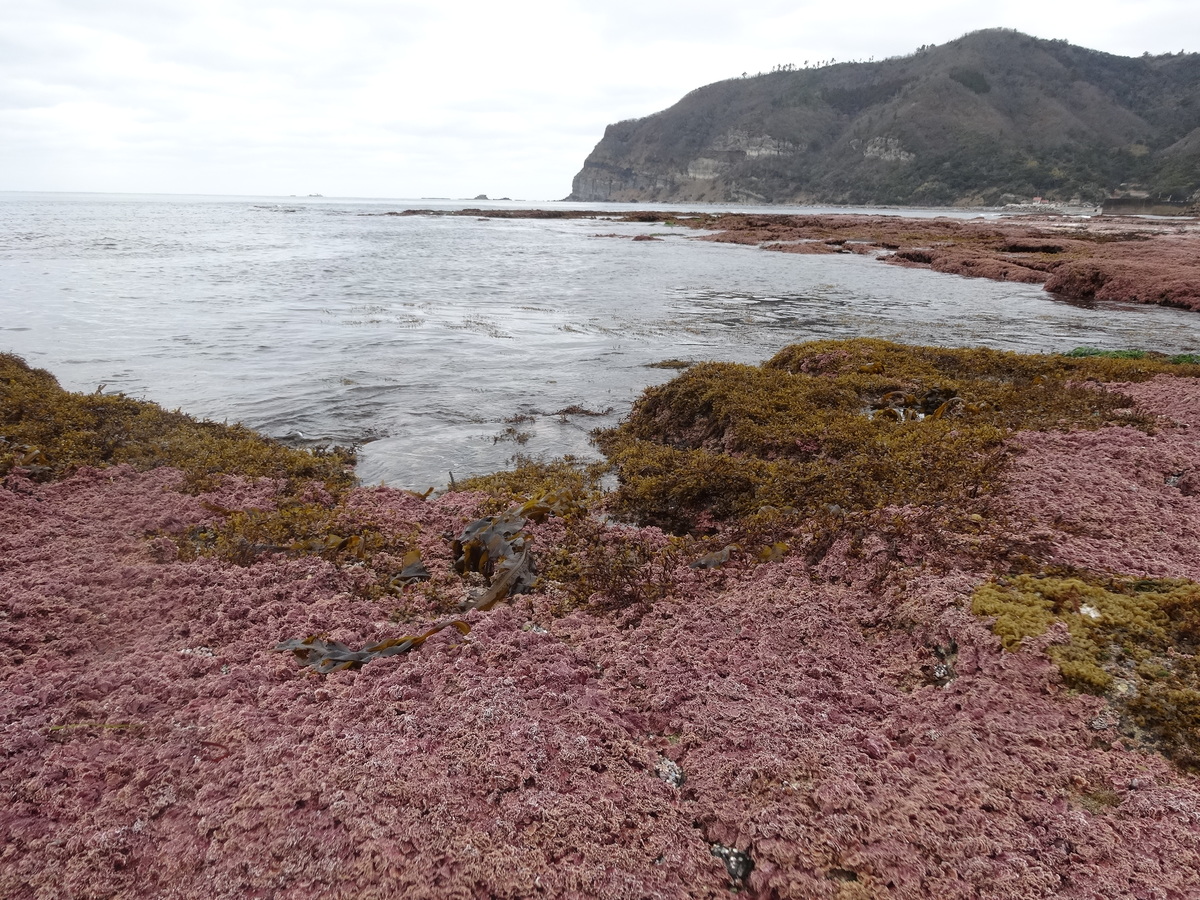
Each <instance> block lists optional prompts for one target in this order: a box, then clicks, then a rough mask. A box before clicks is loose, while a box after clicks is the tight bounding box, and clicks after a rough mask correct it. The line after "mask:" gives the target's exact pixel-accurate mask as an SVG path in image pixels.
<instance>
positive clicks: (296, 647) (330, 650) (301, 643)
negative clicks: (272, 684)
mask: <svg viewBox="0 0 1200 900" xmlns="http://www.w3.org/2000/svg"><path fill="white" fill-rule="evenodd" d="M446 628H454V629H456V630H457V631H458V633H459V634H462V635H466V634H469V633H470V631H471V626H470V625H468V624H467V623H466V622H464V621H462V620H461V619H453V620H451V621H448V622H440V623H439V624H437V625H434V626H433V627H432V628H430V629H429V630H428V631H425V632H422V633H421V634H419V635H404V636H403V637H398V638H391V639H389V640H386V641H381V642H379V643H377V644H371V645H370V646H367V647H364V648H363V649H362V650H353V649H351V648H350V647H347V646H346V645H345V644H342V643H339V642H338V641H327V640H325V639H323V638H320V637H316V636H313V637H306V638H303V639H301V638H289V639H288V640H286V641H281V642H279V643H278V644H276V645H275V646H274V647H273V648H272V649H273V650H274V651H275V652H276V653H286V652H287V651H289V650H290V651H291V652H292V655H293V656H295V657H296V659H298V660H300V663H301V664H302V665H305V666H308V667H309V668H311V669H312V670H313V671H315V672H316V673H317V674H319V675H328V674H329V673H330V672H337V671H340V670H343V669H360V668H362V666H363V665H364V664H365V663H369V662H371V661H372V660H376V659H383V658H384V657H388V656H398V655H399V654H401V653H407V652H409V651H410V650H415V649H416V648H417V647H420V646H421V645H422V644H423V643H425V642H426V641H427V640H429V638H431V637H433V636H434V635H435V634H437V633H438V632H439V631H442V630H444V629H446Z"/></svg>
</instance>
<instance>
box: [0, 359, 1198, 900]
mask: <svg viewBox="0 0 1200 900" xmlns="http://www.w3.org/2000/svg"><path fill="white" fill-rule="evenodd" d="M1123 390H1125V391H1127V392H1128V393H1131V394H1134V395H1135V396H1138V397H1139V398H1140V399H1141V400H1142V401H1143V402H1144V404H1145V405H1146V406H1147V407H1148V408H1153V409H1156V410H1158V411H1161V412H1166V413H1174V414H1176V417H1177V418H1178V419H1179V420H1180V423H1181V424H1180V426H1179V427H1170V428H1164V429H1162V430H1161V431H1160V433H1159V434H1158V435H1156V436H1153V437H1147V436H1145V435H1142V434H1140V433H1138V434H1134V433H1133V432H1131V431H1129V430H1126V429H1119V428H1111V429H1103V430H1101V431H1098V432H1092V433H1071V434H1050V435H1020V436H1018V438H1017V440H1018V442H1020V443H1022V444H1023V445H1024V446H1026V447H1027V450H1026V451H1025V454H1024V456H1022V457H1021V458H1020V459H1019V461H1018V468H1016V469H1015V470H1014V474H1013V480H1012V485H1011V487H1010V489H1009V492H1008V493H1007V494H1006V495H1005V497H1003V498H1001V500H1000V501H999V502H1000V503H1001V504H1002V505H1004V504H1007V506H1006V507H1005V509H1006V510H1007V511H1006V512H1005V513H1004V515H1006V516H1007V517H1008V519H1007V521H1008V522H1009V523H1010V524H1009V525H1008V526H1006V527H1012V528H1014V529H1015V530H1018V531H1019V530H1020V522H1022V521H1024V522H1027V523H1030V524H1029V528H1030V529H1033V530H1037V529H1041V531H1042V532H1044V533H1043V534H1042V538H1041V539H1042V540H1044V541H1045V542H1047V543H1049V544H1050V545H1052V546H1053V552H1054V553H1055V554H1056V555H1057V558H1058V559H1060V560H1062V561H1064V562H1069V563H1071V564H1076V565H1097V564H1098V562H1099V563H1104V561H1105V560H1106V559H1109V558H1110V557H1111V556H1112V555H1113V554H1114V553H1117V552H1118V550H1117V549H1116V548H1124V549H1123V550H1121V551H1120V552H1122V553H1124V554H1125V555H1124V556H1119V560H1118V561H1119V565H1117V566H1116V568H1120V569H1122V570H1123V571H1126V572H1129V570H1130V569H1131V568H1135V569H1136V568H1138V567H1139V566H1138V561H1139V560H1141V561H1143V564H1141V566H1140V568H1141V569H1142V570H1144V571H1145V572H1148V573H1159V572H1167V571H1169V572H1170V574H1172V575H1177V576H1190V577H1193V578H1195V577H1198V576H1200V572H1198V571H1197V564H1196V559H1197V557H1198V556H1200V554H1197V553H1196V542H1195V537H1196V534H1197V531H1196V529H1197V524H1198V523H1200V499H1198V498H1197V497H1196V494H1195V493H1194V492H1188V491H1184V490H1180V488H1179V484H1181V483H1185V479H1180V480H1178V481H1176V482H1175V483H1174V484H1168V483H1166V481H1164V477H1163V472H1164V471H1165V469H1166V468H1171V469H1172V471H1176V470H1178V469H1180V468H1181V467H1186V468H1187V472H1190V473H1198V472H1200V451H1198V450H1197V447H1196V444H1197V442H1196V440H1195V439H1193V438H1192V437H1191V430H1192V429H1194V428H1200V400H1198V399H1197V392H1196V391H1197V388H1196V384H1195V383H1194V382H1188V380H1186V379H1174V380H1172V379H1156V380H1155V381H1153V382H1149V383H1147V384H1145V385H1132V386H1125V387H1123ZM1189 422H1190V424H1191V428H1183V427H1181V426H1182V424H1188V423H1189ZM1160 469H1162V470H1163V471H1159V470H1160ZM1167 474H1170V473H1167ZM1186 477H1193V478H1194V477H1197V476H1195V475H1185V478H1186ZM178 479H179V476H178V474H177V473H175V472H173V471H172V470H157V471H155V472H151V473H148V474H137V473H135V472H133V471H132V470H129V469H127V468H117V469H110V470H103V471H100V470H84V471H82V472H81V473H79V474H78V475H76V476H75V477H73V478H71V479H69V480H67V481H64V482H60V483H55V484H48V485H41V484H34V483H32V482H29V481H26V480H24V479H22V478H20V477H18V476H10V477H9V478H8V479H7V481H6V482H5V483H4V485H3V487H0V522H3V530H2V532H0V679H2V681H3V688H2V689H0V722H2V723H3V724H2V726H0V754H2V758H3V765H2V767H0V798H3V799H2V800H0V804H2V805H0V835H2V837H3V849H0V896H3V897H5V898H12V900H26V898H34V897H37V898H93V897H94V898H100V897H170V898H191V897H197V898H199V897H205V898H210V897H211V898H244V897H264V898H265V897H278V898H290V897H296V898H301V897H303V898H311V897H314V896H318V895H319V896H322V897H380V898H383V897H400V896H403V897H429V898H446V897H463V898H471V897H512V898H519V897H531V896H547V897H606V898H608V897H611V898H621V897H629V898H642V897H664V898H673V897H718V896H727V895H728V893H729V890H730V888H731V887H736V888H738V889H740V890H741V891H742V893H743V895H745V896H749V897H800V898H814V897H815V898H842V900H848V898H926V897H929V898H944V900H950V898H967V897H971V898H980V897H982V898H1033V897H1065V898H1095V897H1140V898H1172V900H1174V898H1179V900H1182V898H1194V897H1196V896H1197V888H1196V872H1197V871H1200V785H1198V782H1197V778H1196V777H1195V776H1191V775H1186V774H1183V773H1181V772H1179V771H1178V770H1177V769H1176V768H1174V767H1173V766H1172V765H1171V764H1170V763H1168V762H1167V761H1166V760H1165V759H1164V758H1162V757H1161V756H1159V755H1157V754H1154V753H1149V752H1142V751H1135V750H1131V749H1126V748H1125V746H1124V744H1123V743H1122V741H1121V740H1120V738H1119V735H1117V734H1116V733H1115V731H1114V730H1113V729H1112V724H1111V721H1110V719H1109V718H1107V717H1106V715H1105V706H1104V703H1103V701H1102V700H1101V699H1099V698H1096V697H1091V696H1087V695H1081V694H1074V693H1072V692H1070V691H1067V690H1066V689H1065V688H1064V687H1063V686H1062V684H1061V680H1060V677H1059V675H1058V673H1057V670H1056V669H1055V668H1054V666H1053V665H1052V664H1051V663H1050V662H1049V661H1048V660H1047V658H1046V657H1045V655H1044V653H1042V652H1040V650H1041V649H1042V648H1044V646H1045V645H1046V643H1047V642H1049V641H1052V640H1056V639H1058V636H1056V635H1055V634H1054V633H1049V634H1047V635H1046V636H1045V637H1044V638H1043V639H1042V641H1041V644H1040V647H1039V646H1033V647H1027V648H1025V649H1023V650H1022V651H1020V652H1016V653H1009V652H1004V651H1001V649H1000V645H999V640H998V639H997V638H996V637H995V636H994V635H993V634H992V633H991V631H990V629H989V627H988V623H987V622H986V621H983V620H980V619H977V618H975V617H973V616H972V615H971V614H970V613H969V612H968V611H967V610H968V609H969V600H970V596H971V592H972V590H973V588H974V586H975V585H976V584H978V583H979V582H980V581H981V580H982V579H983V578H985V577H986V576H987V574H989V573H987V572H985V571H982V570H981V569H980V570H976V569H973V568H972V567H971V566H969V565H967V564H965V563H961V562H959V561H958V560H959V558H960V557H961V558H963V559H966V558H970V557H969V556H968V555H964V554H961V553H957V551H956V550H955V549H954V545H953V542H952V541H948V542H934V543H928V542H923V541H922V540H921V538H920V536H919V535H916V536H913V537H911V538H910V539H909V540H910V543H911V546H906V547H899V548H897V547H890V548H886V547H882V546H873V545H871V544H870V542H868V545H867V546H865V547H863V548H860V549H859V550H858V551H856V553H855V554H851V553H849V552H847V547H846V546H845V545H843V544H838V545H835V546H834V547H833V548H832V549H831V550H830V552H829V554H828V555H827V556H826V558H825V560H824V561H823V562H822V563H820V565H818V566H816V567H815V568H810V567H809V566H808V565H807V564H806V563H805V561H804V560H803V559H802V558H799V555H797V556H790V557H787V558H785V559H783V560H781V561H777V562H772V563H767V564H763V565H760V566H757V567H754V566H751V565H749V564H748V563H747V564H739V565H740V566H741V567H739V565H731V566H728V567H726V568H725V569H722V570H718V571H699V570H688V569H686V567H684V568H683V569H682V571H681V572H680V573H678V575H677V591H676V596H675V597H674V598H673V599H670V600H663V601H659V602H658V603H657V604H656V605H655V607H654V608H653V609H652V610H651V611H649V612H648V613H646V614H645V615H643V616H642V617H641V618H640V619H630V618H626V619H621V618H619V617H614V616H612V615H608V616H596V615H593V614H590V613H585V612H577V613H573V614H571V615H568V616H566V617H563V618H553V617H552V615H551V612H550V611H551V610H552V608H553V607H554V598H553V597H551V596H547V595H545V594H540V593H536V592H535V593H533V594H530V595H525V596H522V597H519V598H517V599H516V600H515V601H513V602H512V603H510V604H509V605H505V606H501V607H499V608H497V609H496V610H494V611H492V612H490V613H480V612H471V613H470V614H469V615H468V616H467V618H468V619H469V621H470V622H471V624H472V626H473V629H472V631H471V633H470V634H469V635H467V636H463V635H460V634H459V633H458V632H457V631H455V630H453V629H446V630H445V631H443V632H441V633H439V634H438V635H436V636H434V637H432V638H430V640H429V641H427V642H426V643H425V644H424V645H423V646H421V648H420V649H419V650H417V651H414V652H412V653H409V654H407V655H404V656H397V657H391V658H386V659H379V660H376V661H373V662H371V663H370V664H368V665H365V666H364V667H363V668H362V669H361V670H359V671H342V672H335V673H333V674H331V675H328V676H324V677H322V676H318V675H315V674H313V673H312V672H311V671H310V670H307V669H305V668H303V667H301V666H300V665H298V664H297V662H296V661H295V660H294V659H292V658H291V657H290V655H289V654H278V653H273V652H271V647H272V646H273V645H274V644H275V643H277V642H279V641H281V640H284V639H286V638H290V637H296V636H303V635H308V634H327V635H328V636H329V637H330V638H331V639H334V640H339V641H343V642H345V643H347V644H348V645H351V646H361V645H363V644H365V643H369V642H372V641H378V640H382V639H386V638H389V637H395V636H397V635H398V634H400V633H402V632H404V630H405V629H406V628H408V629H409V632H408V633H412V632H411V626H400V625H394V624H391V623H389V622H388V621H387V615H388V609H387V608H386V605H385V604H379V603H371V602H368V601H366V600H363V599H362V598H361V596H358V595H356V594H354V593H353V592H351V591H348V590H347V589H346V580H345V578H344V577H342V575H341V574H340V573H339V571H338V569H337V568H336V567H335V566H334V565H333V564H332V563H329V562H326V561H324V560H321V559H317V558H302V559H288V558H286V557H283V556H274V557H270V556H267V557H263V558H260V559H259V560H258V561H256V562H255V563H254V564H253V565H250V566H245V567H239V566H235V565H232V564H230V563H226V562H221V561H218V560H215V559H207V558H202V559H198V560H194V561H190V562H187V561H181V560H180V559H179V558H178V557H177V555H176V554H174V552H173V548H174V542H173V541H172V540H171V539H170V536H172V535H180V534H183V533H185V532H186V531H187V529H189V528H191V527H193V526H195V525H196V524H198V523H203V522H208V521H211V520H212V518H213V516H214V514H213V513H212V512H210V511H209V509H210V508H211V507H212V506H221V507H236V506H238V505H239V503H240V504H241V505H243V506H244V505H246V504H247V503H250V502H252V503H255V504H259V505H269V503H270V502H271V490H272V488H271V484H270V483H269V482H260V483H258V484H257V485H248V484H245V483H243V482H239V481H238V480H236V479H229V480H228V481H227V484H226V487H225V488H224V489H223V491H222V492H219V493H217V494H213V495H207V496H206V497H199V498H195V497H187V496H184V495H182V494H180V493H178V492H177V491H176V490H175V489H174V488H175V486H176V485H177V482H178ZM1121 485H1125V486H1126V487H1129V486H1136V487H1137V490H1136V491H1134V490H1132V489H1130V490H1127V491H1126V494H1128V495H1130V496H1133V495H1135V494H1136V495H1138V498H1139V502H1138V503H1136V504H1135V503H1133V502H1130V503H1128V504H1121V505H1120V506H1119V507H1117V506H1116V505H1114V504H1112V503H1104V502H1099V501H1098V497H1102V496H1107V497H1109V498H1110V499H1111V492H1112V491H1113V490H1117V489H1118V487H1119V486H1121ZM205 501H208V502H209V504H210V505H209V506H205V505H204V502H205ZM361 502H362V503H364V504H368V505H371V506H373V507H374V508H375V509H376V510H377V511H378V512H379V514H380V515H384V514H386V515H388V516H390V517H391V519H392V521H393V522H395V523H404V522H411V523H412V524H413V525H414V526H419V527H420V528H421V530H422V533H425V534H440V533H442V532H445V533H453V532H454V531H455V530H456V529H458V528H461V527H462V526H463V524H465V523H466V522H467V521H469V520H470V518H471V517H472V515H473V514H475V512H476V510H475V509H474V508H473V505H472V503H470V502H467V501H464V500H463V499H462V497H461V496H456V495H448V496H446V497H443V498H441V499H439V500H437V501H432V502H429V503H423V502H421V501H419V500H418V499H416V498H414V497H412V496H411V495H408V494H404V493H402V492H393V491H388V490H386V489H371V490H364V491H362V492H361ZM1106 508H1107V509H1109V510H1110V511H1109V512H1105V509H1106ZM894 512H895V514H896V515H898V516H905V515H909V514H911V513H912V511H909V510H903V509H901V510H895V511H894ZM1084 515H1086V516H1090V517H1091V519H1089V522H1090V523H1091V526H1092V527H1090V529H1088V530H1087V531H1086V534H1084V533H1083V532H1082V531H1081V530H1080V529H1078V528H1072V529H1069V530H1056V529H1057V526H1056V525H1055V523H1056V522H1058V523H1061V522H1063V521H1065V520H1067V519H1071V518H1072V517H1075V518H1076V519H1078V518H1079V517H1080V516H1084ZM1156 522H1157V523H1159V525H1158V526H1155V524H1154V523H1156ZM1156 527H1159V530H1158V531H1155V528H1156ZM1106 532H1107V534H1108V535H1109V536H1108V537H1105V536H1104V534H1105V533H1106ZM1087 535H1092V537H1088V536H1087ZM1123 536H1125V537H1123ZM646 537H647V540H661V537H660V536H658V535H657V533H656V532H655V533H653V534H652V533H650V532H649V531H648V532H646ZM931 548H941V549H931ZM885 551H886V552H885ZM956 553H957V555H956ZM433 556H434V555H433V554H432V553H426V559H427V560H428V561H430V562H429V564H430V566H431V568H433V567H435V566H436V565H439V564H441V565H447V564H448V563H447V562H446V560H444V559H443V560H438V559H433ZM876 558H878V559H881V560H890V562H888V563H886V564H887V565H889V566H892V567H895V571H894V572H890V571H882V572H881V571H880V570H879V566H880V565H884V563H878V564H877V563H874V562H872V560H874V559H876ZM1130 574H1137V573H1136V572H1131V573H1130Z"/></svg>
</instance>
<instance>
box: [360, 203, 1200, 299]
mask: <svg viewBox="0 0 1200 900" xmlns="http://www.w3.org/2000/svg"><path fill="white" fill-rule="evenodd" d="M374 215H383V216H422V215H428V216H472V217H475V218H491V219H586V218H597V219H605V220H614V221H620V222H644V223H646V224H648V225H649V224H654V223H660V222H667V223H670V224H673V225H676V226H686V227H688V228H692V229H697V230H704V231H707V232H713V233H709V234H705V235H703V236H702V237H701V238H700V239H701V240H709V241H715V242H717V243H729V244H745V245H752V246H759V247H762V248H763V249H766V250H774V251H779V252H784V253H804V254H832V253H858V254H866V255H874V256H876V257H878V258H880V259H882V260H883V261H884V262H887V263H891V264H894V265H902V266H906V267H909V268H924V269H932V270H934V271H937V272H943V273H946V274H952V275H964V276H968V277H976V278H989V279H992V280H994V281H1014V282H1020V283H1023V284H1041V285H1043V287H1044V288H1045V290H1046V291H1048V292H1050V293H1052V294H1055V295H1056V296H1059V297H1061V298H1063V299H1065V300H1070V301H1072V302H1079V303H1094V302H1097V301H1099V302H1110V301H1111V302H1128V303H1147V304H1158V305H1162V306H1173V307H1178V308H1181V309H1189V310H1196V311H1200V220H1198V219H1182V218H1180V219H1175V218H1146V217H1143V216H1104V215H1093V216H1087V217H1079V216H1071V215H1066V214H1063V213H1061V212H1057V211H1041V212H1035V211H1034V210H1032V209H1030V210H1029V212H1020V213H1015V214H1011V215H1001V216H998V217H995V218H990V219H983V218H979V219H965V218H961V217H950V216H947V217H907V216H904V215H903V214H902V213H897V215H894V216H892V215H870V214H858V213H833V214H825V213H814V214H812V215H805V214H791V213H705V212H696V211H688V212H685V211H682V210H681V211H677V212H668V211H663V210H630V211H629V212H627V213H617V214H615V215H614V214H613V213H612V212H609V211H607V210H595V209H593V210H579V209H481V208H467V209H458V210H434V209H408V210H402V211H387V212H381V213H374Z"/></svg>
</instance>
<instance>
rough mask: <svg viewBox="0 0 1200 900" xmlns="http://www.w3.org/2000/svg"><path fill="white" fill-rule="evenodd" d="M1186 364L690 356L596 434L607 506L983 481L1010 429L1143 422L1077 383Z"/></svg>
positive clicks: (787, 500)
mask: <svg viewBox="0 0 1200 900" xmlns="http://www.w3.org/2000/svg"><path fill="white" fill-rule="evenodd" d="M1158 372H1171V373H1174V374H1178V375H1200V366H1196V365H1177V364H1171V363H1169V362H1166V361H1165V360H1158V359H1148V358H1138V359H1121V358H1111V357H1106V356H1102V357H1084V358H1068V357H1065V356H1038V355H1021V354H1016V353H1007V352H1003V351H998V350H988V349H958V350H950V349H943V348H938V347H909V346H904V345H900V344H893V343H889V342H887V341H880V340H869V339H859V340H849V341H817V342H812V343H807V344H798V345H794V346H791V347H787V348H785V349H784V350H782V351H780V352H779V353H778V354H776V356H775V357H774V358H772V359H771V360H769V361H768V362H767V363H765V364H764V365H761V366H747V365H737V364H733V363H703V364H699V365H696V366H693V367H692V368H690V369H689V370H687V371H686V372H683V373H682V374H680V375H679V376H677V377H676V378H674V379H673V380H671V381H670V382H668V383H666V384H664V385H662V386H660V387H653V388H650V389H648V390H647V391H646V392H645V393H644V394H643V396H642V398H641V399H640V400H639V401H638V402H637V404H636V405H635V406H634V409H633V412H632V413H631V415H630V416H629V418H628V420H627V421H626V422H624V423H623V424H621V425H620V426H618V427H616V428H613V429H609V430H607V431H603V432H599V433H598V434H597V443H598V444H599V446H600V448H601V449H602V450H603V451H604V452H605V454H606V455H607V456H608V458H609V460H610V463H611V464H612V466H613V468H614V469H615V471H616V473H617V476H618V480H619V487H618V489H617V490H616V492H615V494H614V495H613V509H614V511H615V512H616V513H617V514H620V515H623V516H626V517H628V518H631V519H633V520H635V521H638V522H641V523H644V524H654V525H659V526H662V527H664V528H668V529H671V530H674V531H687V530H690V529H692V528H694V527H695V525H696V523H697V521H698V519H700V517H701V516H702V515H703V514H708V515H710V516H712V517H714V518H717V519H724V520H729V519H737V518H741V517H745V516H748V515H752V514H754V513H755V512H756V511H757V510H759V509H761V508H762V507H765V506H771V507H776V508H791V509H794V510H796V511H798V512H799V513H801V514H804V515H808V516H811V515H815V514H820V513H821V511H822V510H825V509H828V508H830V507H836V508H838V509H840V510H844V511H848V512H855V511H862V510H870V509H875V508H878V507H882V506H886V505H891V504H941V503H946V502H949V501H952V500H954V499H956V498H962V497H973V496H977V495H979V494H980V493H981V492H985V491H988V490H989V489H990V488H991V486H992V485H993V483H994V482H995V480H996V477H997V475H998V473H999V471H1000V469H1001V468H1002V466H1003V464H1004V462H1005V458H1006V457H1005V454H1004V453H1003V452H1001V451H1002V444H1003V441H1004V439H1005V437H1006V436H1007V435H1008V434H1009V433H1010V432H1012V431H1013V430H1017V429H1035V430H1051V429H1070V428H1097V427H1100V426H1101V425H1105V424H1112V423H1120V424H1123V425H1133V426H1137V427H1143V428H1149V427H1151V426H1152V421H1151V419H1150V418H1149V417H1145V416H1141V415H1137V414H1135V413H1134V411H1133V410H1132V409H1131V407H1132V406H1133V403H1132V401H1131V400H1130V399H1129V398H1128V397H1125V396H1122V395H1121V394H1119V393H1116V392H1111V391H1104V390H1097V389H1096V386H1095V385H1094V384H1089V383H1088V382H1104V381H1137V380H1144V379H1145V378H1149V377H1150V376H1152V375H1154V374H1156V373H1158Z"/></svg>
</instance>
